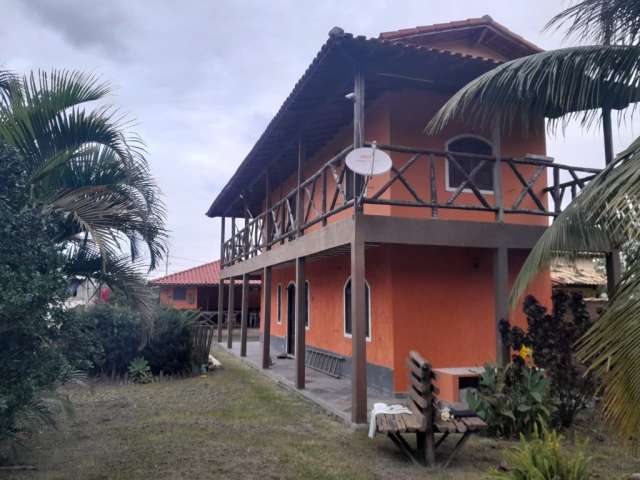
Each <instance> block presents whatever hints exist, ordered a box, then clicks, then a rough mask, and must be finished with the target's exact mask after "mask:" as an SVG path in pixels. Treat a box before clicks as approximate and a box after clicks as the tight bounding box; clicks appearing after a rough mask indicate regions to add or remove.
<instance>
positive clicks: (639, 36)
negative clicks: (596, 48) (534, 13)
mask: <svg viewBox="0 0 640 480" xmlns="http://www.w3.org/2000/svg"><path fill="white" fill-rule="evenodd" d="M560 28H566V37H567V38H569V37H574V38H578V39H584V40H587V41H593V42H595V43H599V44H606V43H625V44H635V43H637V42H638V41H639V40H640V1H639V0H582V1H578V2H574V5H572V6H570V7H569V8H567V9H565V10H563V11H562V12H560V13H559V14H557V15H556V16H555V17H553V18H552V19H551V20H550V21H549V22H548V23H547V25H546V27H545V29H554V30H557V29H560Z"/></svg>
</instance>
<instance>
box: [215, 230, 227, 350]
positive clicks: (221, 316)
mask: <svg viewBox="0 0 640 480" xmlns="http://www.w3.org/2000/svg"><path fill="white" fill-rule="evenodd" d="M225 223H226V222H225V218H224V217H221V218H220V269H221V270H222V266H223V264H224V263H225V262H224V227H225ZM223 322H224V280H223V279H222V278H220V282H219V283H218V325H217V334H218V335H217V340H218V343H221V342H222V323H223Z"/></svg>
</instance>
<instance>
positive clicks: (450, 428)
mask: <svg viewBox="0 0 640 480" xmlns="http://www.w3.org/2000/svg"><path fill="white" fill-rule="evenodd" d="M407 366H408V367H409V394H408V405H407V407H408V408H409V410H411V412H412V413H410V414H409V413H406V414H378V415H376V428H377V431H378V432H380V433H384V434H386V435H387V436H388V437H389V438H390V439H391V440H392V441H393V443H395V444H396V445H397V446H398V448H399V449H400V450H402V451H403V452H404V453H405V454H406V455H407V456H408V457H409V459H410V460H411V461H412V462H414V463H416V464H418V463H419V460H422V461H424V463H425V464H426V465H428V466H429V465H433V464H434V463H435V450H436V449H437V448H438V447H439V446H440V445H441V444H442V442H443V441H444V440H445V439H446V438H447V437H448V436H449V435H450V434H452V433H453V434H460V435H461V437H460V439H459V440H458V442H457V443H456V445H455V447H454V448H453V451H452V452H451V454H450V455H449V457H448V458H447V460H446V461H445V463H444V465H443V467H444V468H446V467H447V466H448V465H449V463H450V462H451V460H453V457H454V456H455V455H456V453H457V452H458V451H459V450H460V449H461V448H462V446H463V445H464V443H465V442H466V441H467V440H468V439H469V437H470V436H471V434H473V433H474V432H477V431H478V430H480V429H482V428H484V427H486V426H487V424H486V423H485V422H484V420H482V419H481V418H479V417H478V416H476V415H474V414H471V415H469V416H464V417H459V418H453V419H451V420H448V421H444V420H442V419H441V418H440V411H439V410H438V408H437V406H436V401H437V399H436V397H435V395H436V394H437V390H436V387H435V386H434V385H433V379H434V378H435V373H434V372H433V371H432V369H431V365H430V364H429V363H428V362H427V361H425V360H424V359H423V358H422V356H420V354H419V353H417V352H414V351H412V352H411V353H409V358H408V360H407ZM405 433H415V434H416V445H417V446H416V449H415V450H414V449H412V448H411V446H410V445H409V443H408V442H407V441H406V440H405V439H404V437H403V436H402V434H405ZM436 433H439V434H440V438H438V440H437V441H436V440H435V434H436Z"/></svg>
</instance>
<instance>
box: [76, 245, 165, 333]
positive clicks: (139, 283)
mask: <svg viewBox="0 0 640 480" xmlns="http://www.w3.org/2000/svg"><path fill="white" fill-rule="evenodd" d="M67 254H68V261H67V263H66V265H65V273H66V274H67V275H69V276H73V277H81V278H89V279H93V280H95V282H96V283H97V284H100V285H107V286H109V287H110V288H112V289H114V290H118V291H120V292H122V293H123V294H124V295H125V297H126V298H127V299H128V300H129V302H130V303H131V305H132V306H133V308H135V309H136V310H138V311H139V312H140V314H141V318H142V319H143V321H144V328H143V333H144V335H143V342H146V341H147V340H148V339H149V338H150V337H151V336H152V335H153V325H154V310H155V306H156V303H157V302H156V299H155V297H154V294H153V292H152V290H151V289H150V288H149V286H148V285H147V280H146V278H145V277H144V274H143V273H142V272H144V270H145V264H144V262H142V261H138V262H135V261H131V258H130V257H129V256H127V255H120V256H117V257H111V256H108V257H106V258H105V257H103V256H102V255H101V253H100V251H99V250H98V249H97V248H96V247H95V245H94V244H93V243H92V242H90V241H89V242H87V243H86V244H85V245H73V247H72V248H70V249H69V251H68V252H67Z"/></svg>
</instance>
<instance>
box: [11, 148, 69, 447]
mask: <svg viewBox="0 0 640 480" xmlns="http://www.w3.org/2000/svg"><path fill="white" fill-rule="evenodd" d="M24 165H25V161H24V160H23V159H21V158H19V157H18V156H17V155H16V154H15V152H13V151H12V150H11V149H9V148H8V147H6V146H4V145H3V144H2V142H0V258H1V259H2V262H0V285H2V288H0V446H3V445H6V444H7V443H6V442H7V441H12V440H14V439H15V438H16V436H17V435H18V434H19V433H20V432H23V431H25V430H28V429H29V427H35V426H36V424H37V425H41V424H42V423H49V422H48V421H47V420H48V418H49V417H48V415H47V409H46V408H44V407H45V404H44V403H43V401H42V399H43V398H44V397H45V396H48V394H49V393H50V392H52V391H53V390H55V388H56V386H57V385H59V384H60V383H61V382H64V381H66V379H68V378H69V376H70V374H71V370H70V368H69V366H68V364H67V363H66V362H65V359H64V357H63V356H62V355H61V352H60V351H59V350H58V349H57V347H56V345H55V342H54V338H55V335H56V328H55V325H56V324H57V323H59V322H61V321H63V320H64V317H65V315H66V313H65V312H64V311H63V309H62V300H63V298H64V296H65V289H66V282H65V278H64V276H63V274H62V266H63V263H64V259H63V255H62V252H61V250H60V248H58V247H56V246H55V245H54V243H53V242H52V240H51V239H52V238H54V237H55V236H56V235H57V233H58V230H57V228H56V227H55V225H56V222H55V221H54V220H55V219H54V218H52V217H51V216H49V215H46V214H44V213H43V212H41V211H40V210H39V209H38V208H37V207H35V206H34V205H32V204H31V202H30V199H29V195H28V192H29V190H28V187H27V186H26V183H25V178H26V175H25V173H24V170H23V169H24Z"/></svg>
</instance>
